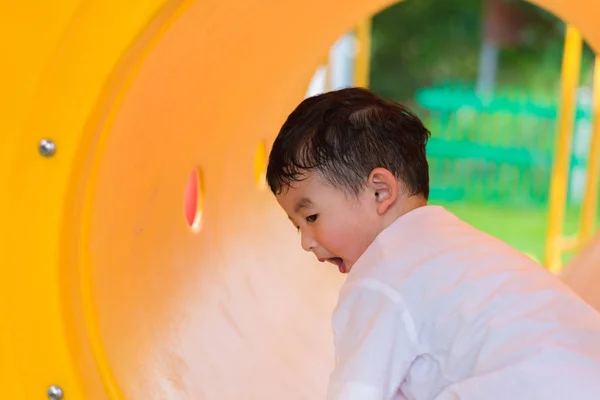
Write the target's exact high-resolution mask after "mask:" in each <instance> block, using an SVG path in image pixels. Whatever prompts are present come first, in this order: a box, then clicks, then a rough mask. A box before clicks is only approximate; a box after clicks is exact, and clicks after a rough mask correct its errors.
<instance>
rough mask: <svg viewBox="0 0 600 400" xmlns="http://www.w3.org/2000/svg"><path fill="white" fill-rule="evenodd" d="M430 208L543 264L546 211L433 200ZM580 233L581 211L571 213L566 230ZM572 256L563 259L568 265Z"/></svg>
mask: <svg viewBox="0 0 600 400" xmlns="http://www.w3.org/2000/svg"><path fill="white" fill-rule="evenodd" d="M431 204H438V205H442V206H444V207H446V208H447V209H448V210H449V211H451V212H453V213H454V214H456V215H457V216H458V217H459V218H461V219H463V220H464V221H466V222H468V223H470V224H471V225H473V226H475V227H476V228H478V229H481V230H482V231H485V232H487V233H489V234H491V235H493V236H495V237H497V238H499V239H501V240H503V241H505V242H507V243H509V244H510V245H512V246H514V247H515V248H517V249H519V250H520V251H523V252H525V253H527V254H529V255H531V256H533V257H535V258H536V259H537V260H539V261H542V260H543V255H544V249H545V245H546V229H547V226H548V212H547V210H546V209H544V208H516V207H512V208H509V207H506V206H498V205H486V204H474V203H463V202H443V201H435V200H432V201H431ZM578 229H579V210H568V211H567V214H566V218H565V230H564V232H565V233H566V234H568V235H571V234H574V233H576V232H577V230H578ZM570 256H571V255H570V254H566V255H565V257H564V258H563V260H564V261H567V260H568V259H569V257H570Z"/></svg>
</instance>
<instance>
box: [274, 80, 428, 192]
mask: <svg viewBox="0 0 600 400" xmlns="http://www.w3.org/2000/svg"><path fill="white" fill-rule="evenodd" d="M429 137H430V132H429V131H428V130H427V129H426V128H425V127H424V126H423V123H422V122H421V121H420V120H419V118H418V117H417V116H416V115H414V114H413V113H412V112H411V111H410V110H408V109H407V108H406V107H404V106H402V105H400V104H397V103H395V102H392V101H389V100H385V99H383V98H381V97H379V96H377V95H375V94H374V93H373V92H371V91H369V90H367V89H362V88H346V89H341V90H336V91H331V92H327V93H323V94H320V95H317V96H313V97H309V98H307V99H305V100H304V101H302V103H300V105H298V107H296V109H295V110H294V111H293V112H292V113H291V114H290V115H289V116H288V118H287V120H286V121H285V123H284V124H283V126H282V128H281V130H280V132H279V134H278V135H277V138H276V139H275V142H274V143H273V148H272V149H271V154H270V156H269V165H268V167H267V174H266V175H267V182H268V184H269V187H270V189H271V191H272V192H273V193H274V194H276V195H277V194H279V193H281V191H282V190H283V188H284V187H286V186H289V185H290V184H291V183H292V182H297V181H300V180H302V179H303V175H304V173H306V172H309V171H314V170H316V171H318V172H319V173H320V174H321V175H322V177H323V179H324V180H325V182H326V183H328V184H331V185H332V186H333V187H336V188H340V189H342V190H345V191H346V192H347V193H350V194H354V195H358V194H359V193H360V191H361V190H362V189H364V187H365V184H366V183H367V179H368V177H369V174H370V173H371V171H372V170H373V169H375V168H378V167H382V168H386V169H387V170H389V171H390V172H391V173H393V174H394V175H395V176H396V177H397V178H399V179H401V180H402V181H403V182H404V183H405V185H406V186H407V188H408V190H409V191H410V193H409V195H411V196H412V195H416V194H421V195H423V196H424V197H425V198H426V199H427V198H428V197H429V167H428V164H427V158H426V154H425V147H426V144H427V140H428V139H429Z"/></svg>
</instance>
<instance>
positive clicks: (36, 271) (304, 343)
mask: <svg viewBox="0 0 600 400" xmlns="http://www.w3.org/2000/svg"><path fill="white" fill-rule="evenodd" d="M411 1H418V0H411ZM440 1H441V0H440ZM536 3H538V4H539V5H540V6H542V7H545V8H547V9H548V10H550V11H552V12H554V13H555V14H557V15H558V16H560V17H561V18H562V19H563V20H565V21H567V23H568V24H569V26H570V28H569V31H568V35H567V46H566V48H565V55H566V56H565V65H564V68H563V77H564V79H563V81H564V83H563V96H564V98H565V101H564V102H563V103H562V107H561V110H560V116H561V117H560V121H561V122H560V125H561V129H560V134H559V143H558V148H560V151H559V154H560V155H559V156H558V157H557V162H556V163H555V166H554V169H555V173H554V177H555V179H553V182H552V188H551V200H550V201H551V217H552V221H553V222H552V223H551V224H550V225H551V227H550V231H549V242H550V243H551V245H550V246H549V249H550V250H549V255H548V258H549V259H555V258H556V251H558V250H557V249H559V250H560V249H562V248H564V246H560V247H559V246H552V244H557V243H559V242H560V241H561V239H560V238H561V234H562V230H561V221H562V214H561V213H562V211H561V210H563V209H564V201H565V200H564V193H566V175H565V174H564V171H565V168H566V167H565V165H567V164H568V163H567V161H566V160H567V158H568V155H569V154H570V146H569V145H568V143H569V142H570V135H571V134H572V132H571V129H569V126H570V125H569V121H572V110H573V103H572V101H570V100H569V99H571V98H572V96H573V94H574V92H573V90H574V88H575V85H576V84H575V81H576V75H577V73H576V66H577V54H578V51H577V48H578V44H579V45H580V37H579V32H581V34H582V35H583V37H585V38H586V40H587V41H588V42H589V43H590V45H591V46H592V47H593V48H594V49H595V50H596V51H598V50H600V28H598V25H597V21H596V15H597V12H598V11H600V9H599V6H598V5H596V4H595V1H594V0H577V1H576V0H571V1H569V2H567V1H566V0H545V1H541V0H540V1H539V2H536ZM389 4H390V2H389V1H386V0H374V1H371V2H364V1H358V0H350V1H346V2H344V7H340V3H339V2H336V1H325V2H323V1H315V0H307V1H304V2H299V3H289V2H278V1H272V0H262V1H258V0H254V1H246V2H237V1H232V0H223V1H220V2H206V1H199V2H191V1H190V2H186V1H164V0H132V1H129V2H127V3H123V2H118V1H116V0H105V1H92V0H90V1H82V2H74V1H71V2H69V1H65V2H60V3H56V2H54V3H50V2H46V3H36V4H35V7H34V5H33V4H32V3H28V2H21V3H15V2H12V3H10V2H5V4H3V5H4V12H3V14H2V16H1V17H0V18H2V20H3V21H2V22H3V24H1V25H0V26H1V27H0V29H2V35H1V38H2V39H0V41H1V42H2V48H3V49H4V52H5V54H6V55H7V57H6V59H7V62H5V63H4V64H3V66H2V75H1V76H0V80H1V82H2V85H3V91H2V93H3V96H2V107H1V108H0V110H2V111H0V113H2V118H1V119H0V120H1V121H2V124H3V126H2V127H3V132H5V135H4V143H3V145H2V146H1V147H0V187H1V191H0V210H2V213H3V223H2V229H0V235H1V236H0V243H1V246H2V249H0V250H1V251H0V254H2V256H1V257H2V258H1V260H2V262H1V264H0V265H1V268H2V269H1V271H2V278H3V283H4V287H3V290H2V291H0V326H2V329H0V354H1V357H0V376H1V377H2V380H1V382H2V383H3V389H4V393H5V397H7V398H14V399H36V398H45V397H47V396H48V395H47V392H48V391H49V390H50V393H51V397H50V398H54V399H60V398H64V399H67V400H68V399H167V398H168V399H188V398H189V399H200V398H206V399H238V398H250V399H253V398H261V399H271V398H273V399H275V398H277V399H278V398H286V399H295V398H298V399H300V398H319V397H320V398H323V394H324V390H325V385H326V381H327V374H328V372H329V370H330V368H331V365H332V362H333V357H332V349H331V338H330V333H329V331H330V325H329V318H330V312H331V310H332V308H333V306H334V304H335V300H336V296H337V288H338V286H339V284H340V283H341V279H342V277H340V276H339V274H337V272H336V271H334V270H333V269H331V268H326V267H323V265H321V264H318V263H317V262H316V261H315V260H314V258H313V257H312V256H310V255H309V254H302V252H301V251H299V246H298V243H297V241H298V238H297V236H296V235H295V232H294V230H293V229H290V226H289V223H288V222H287V221H286V218H285V216H284V215H283V213H282V212H281V211H280V210H279V209H278V207H277V206H276V204H275V201H274V199H273V198H272V196H271V194H270V193H269V192H268V190H266V189H265V187H264V183H263V182H262V179H263V175H264V166H265V161H266V159H265V157H266V154H267V150H268V145H269V143H270V141H271V140H272V139H273V138H274V136H275V134H276V132H277V129H278V127H279V125H280V124H281V122H282V121H283V119H284V118H285V116H286V115H287V113H288V112H289V111H290V110H291V109H292V108H293V107H294V106H295V105H296V104H297V102H298V101H300V100H301V99H302V97H303V96H304V94H305V91H306V84H307V82H308V81H309V80H310V77H311V75H312V73H313V71H314V70H315V68H316V66H317V65H318V64H319V63H320V61H321V60H322V58H323V54H325V53H326V52H327V50H328V48H329V46H330V44H331V43H332V42H333V41H334V40H335V38H337V37H338V36H339V35H340V34H341V33H342V32H346V31H348V30H349V29H350V28H351V27H353V26H357V25H361V23H362V22H364V21H365V19H368V18H369V16H370V15H373V14H374V13H376V12H377V11H379V10H381V9H383V8H384V7H386V6H388V5H389ZM315 10H318V12H315ZM306 21H311V24H312V26H311V27H310V28H309V27H308V26H307V25H306ZM361 26H363V27H365V26H367V27H368V24H367V25H361ZM573 27H577V30H575V29H574V28H573ZM363 50H364V48H363ZM361 59H362V58H361ZM362 60H363V62H364V59H362ZM362 65H363V66H362V67H360V68H357V71H358V72H357V74H361V72H360V71H363V72H362V74H363V75H362V76H363V77H364V76H365V72H364V71H366V70H367V67H366V64H362ZM596 81H600V79H597V80H596ZM365 82H366V81H363V82H362V83H361V82H358V83H359V84H364V83H365ZM597 86H598V84H597ZM599 92H600V90H596V93H599ZM594 121H595V124H596V125H597V124H598V118H595V119H594ZM595 131H598V128H597V127H596V129H595ZM597 147H598V146H597V145H596V148H597ZM597 158H598V157H597V154H596V155H595V156H594V157H590V160H597ZM594 168H596V167H594ZM594 168H591V170H593V169H594ZM590 175H591V174H590ZM596 180H597V179H596ZM186 192H187V193H188V194H193V195H194V196H186V195H185V194H186ZM595 192H597V190H596V191H595ZM591 197H592V196H591V195H590V198H591ZM186 198H187V199H188V203H187V204H186V203H185V200H184V199H186ZM190 198H191V199H195V201H192V202H189V199H190ZM592 200H593V199H592ZM592 209H595V207H592V208H591V209H590V210H592ZM586 210H587V209H586ZM586 212H588V213H592V212H593V210H592V211H589V210H588V211H586ZM186 217H187V219H186ZM586 229H587V231H586V233H585V235H586V237H588V236H590V237H591V231H592V229H591V228H589V226H588V227H587V228H586ZM292 256H293V257H292ZM589 267H590V264H589V263H586V262H585V260H584V261H583V262H581V263H580V264H578V267H577V268H578V269H579V270H583V268H589Z"/></svg>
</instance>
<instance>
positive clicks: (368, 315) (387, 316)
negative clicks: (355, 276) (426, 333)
mask: <svg viewBox="0 0 600 400" xmlns="http://www.w3.org/2000/svg"><path fill="white" fill-rule="evenodd" d="M332 325H333V334H334V344H335V361H336V364H335V368H334V370H333V371H332V373H331V376H330V380H329V387H328V392H327V400H390V399H394V398H399V397H395V396H399V395H400V394H398V393H397V392H398V389H399V387H400V385H401V384H402V382H403V381H404V378H405V377H406V374H407V371H408V369H409V367H410V365H411V363H412V361H413V360H414V358H415V357H416V355H417V354H416V353H417V349H418V346H417V339H416V329H415V326H414V323H413V321H412V318H411V316H410V313H409V311H408V309H407V307H406V305H405V303H404V301H403V299H402V297H401V296H400V295H399V294H398V292H396V291H395V290H394V289H392V288H391V287H389V286H387V285H385V284H384V283H382V282H380V281H375V280H364V281H359V282H357V283H354V284H352V286H351V287H347V288H344V290H343V292H342V293H341V295H340V300H339V301H338V305H337V307H336V310H335V312H334V315H333V318H332ZM400 398H402V397H400Z"/></svg>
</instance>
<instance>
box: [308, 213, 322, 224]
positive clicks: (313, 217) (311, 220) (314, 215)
mask: <svg viewBox="0 0 600 400" xmlns="http://www.w3.org/2000/svg"><path fill="white" fill-rule="evenodd" d="M318 216H319V215H318V214H313V215H309V216H308V217H306V221H307V222H315V221H316V220H317V217H318Z"/></svg>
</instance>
